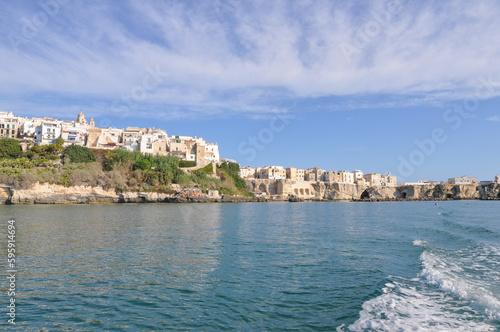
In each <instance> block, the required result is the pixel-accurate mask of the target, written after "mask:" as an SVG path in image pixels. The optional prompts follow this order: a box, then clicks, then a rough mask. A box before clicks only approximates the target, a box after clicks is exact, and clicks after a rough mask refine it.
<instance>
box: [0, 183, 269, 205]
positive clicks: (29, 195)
mask: <svg viewBox="0 0 500 332" xmlns="http://www.w3.org/2000/svg"><path fill="white" fill-rule="evenodd" d="M265 201H266V199H265V198H256V197H242V196H229V195H223V196H222V197H206V196H202V197H185V196H181V195H171V194H164V193H157V192H140V191H139V192H132V191H124V192H116V191H115V190H114V189H109V190H106V189H104V188H102V187H99V186H96V187H92V186H72V187H65V186H61V185H56V184H49V183H42V184H40V183H38V182H37V183H35V184H34V185H33V186H32V187H31V188H29V189H21V188H14V187H10V186H7V185H0V204H88V203H210V202H222V203H226V202H227V203H230V202H265Z"/></svg>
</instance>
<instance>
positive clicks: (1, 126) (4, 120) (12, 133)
mask: <svg viewBox="0 0 500 332" xmlns="http://www.w3.org/2000/svg"><path fill="white" fill-rule="evenodd" d="M19 127H20V122H19V119H18V117H17V116H14V114H12V112H0V137H2V138H16V137H17V136H18V133H19Z"/></svg>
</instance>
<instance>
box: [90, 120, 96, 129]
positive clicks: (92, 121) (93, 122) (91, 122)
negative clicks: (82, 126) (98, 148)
mask: <svg viewBox="0 0 500 332" xmlns="http://www.w3.org/2000/svg"><path fill="white" fill-rule="evenodd" d="M89 126H90V128H94V127H95V121H94V118H90V121H89Z"/></svg>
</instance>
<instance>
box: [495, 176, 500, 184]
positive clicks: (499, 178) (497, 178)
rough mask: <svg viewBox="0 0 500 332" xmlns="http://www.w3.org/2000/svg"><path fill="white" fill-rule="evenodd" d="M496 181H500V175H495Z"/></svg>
mask: <svg viewBox="0 0 500 332" xmlns="http://www.w3.org/2000/svg"><path fill="white" fill-rule="evenodd" d="M495 183H500V175H497V176H495Z"/></svg>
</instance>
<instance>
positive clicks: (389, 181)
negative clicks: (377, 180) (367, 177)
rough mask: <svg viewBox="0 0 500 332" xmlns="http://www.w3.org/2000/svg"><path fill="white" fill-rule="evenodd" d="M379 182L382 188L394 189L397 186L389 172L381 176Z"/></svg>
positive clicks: (394, 178)
mask: <svg viewBox="0 0 500 332" xmlns="http://www.w3.org/2000/svg"><path fill="white" fill-rule="evenodd" d="M381 182H382V185H383V186H387V187H396V186H397V185H398V182H397V179H396V177H395V176H393V175H391V172H389V173H387V175H382V176H381Z"/></svg>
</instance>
